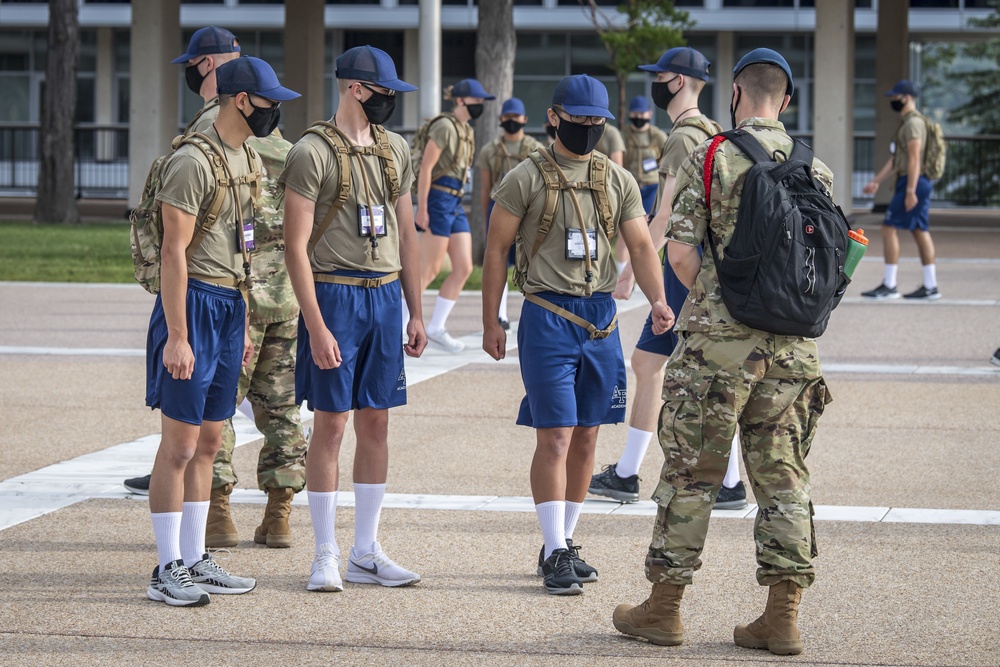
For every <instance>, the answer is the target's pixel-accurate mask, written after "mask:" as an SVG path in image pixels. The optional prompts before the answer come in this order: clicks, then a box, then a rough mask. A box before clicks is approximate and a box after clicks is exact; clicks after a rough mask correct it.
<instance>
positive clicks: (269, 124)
mask: <svg viewBox="0 0 1000 667" xmlns="http://www.w3.org/2000/svg"><path fill="white" fill-rule="evenodd" d="M247 102H249V103H250V106H251V107H253V111H252V112H251V113H250V115H249V116H243V112H242V111H241V112H240V115H241V116H243V120H245V121H246V124H247V127H249V128H250V131H251V132H253V136H255V137H258V138H260V139H263V138H264V137H266V136H268V135H269V134H271V133H272V132H274V128H276V127H278V121H279V120H281V109H279V108H278V106H279V105H278V104H275V105H274V106H273V107H271V108H269V109H265V108H264V107H258V106H255V105H254V103H253V102H251V101H250V98H249V97H248V98H247Z"/></svg>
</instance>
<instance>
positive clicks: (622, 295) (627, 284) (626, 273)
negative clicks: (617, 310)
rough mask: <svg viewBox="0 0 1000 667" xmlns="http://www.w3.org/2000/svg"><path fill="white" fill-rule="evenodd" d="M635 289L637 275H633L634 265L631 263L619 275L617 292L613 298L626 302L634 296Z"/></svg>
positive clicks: (616, 286)
mask: <svg viewBox="0 0 1000 667" xmlns="http://www.w3.org/2000/svg"><path fill="white" fill-rule="evenodd" d="M633 289H635V274H633V273H632V263H631V262H629V263H628V264H626V265H625V268H623V269H622V272H621V273H619V274H618V282H617V283H615V291H614V293H613V294H612V296H613V297H614V298H616V299H621V300H623V301H624V300H627V299H629V298H630V297H631V296H632V290H633Z"/></svg>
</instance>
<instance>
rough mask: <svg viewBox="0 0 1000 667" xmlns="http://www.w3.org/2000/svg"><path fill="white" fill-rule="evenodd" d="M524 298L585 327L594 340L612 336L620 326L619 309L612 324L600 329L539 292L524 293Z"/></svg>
mask: <svg viewBox="0 0 1000 667" xmlns="http://www.w3.org/2000/svg"><path fill="white" fill-rule="evenodd" d="M524 300H525V301H530V302H531V303H533V304H535V305H536V306H540V307H542V308H544V309H545V310H547V311H549V312H550V313H554V314H556V315H558V316H559V317H561V318H563V319H564V320H568V321H570V322H572V323H573V324H575V325H577V326H580V327H583V328H584V329H586V330H587V333H589V334H590V340H594V339H595V338H596V339H601V338H607V337H608V336H610V335H611V334H612V333H613V332H614V330H615V329H617V328H618V312H617V309H616V310H615V316H614V317H613V318H611V324H609V325H608V326H607V327H606V328H604V329H598V328H597V327H596V326H594V325H593V324H592V323H590V322H588V321H587V320H585V319H583V318H582V317H580V316H579V315H576V314H574V313H571V312H570V311H568V310H566V309H565V308H562V307H560V306H557V305H556V304H554V303H552V302H551V301H546V300H545V299H543V298H542V297H540V296H538V295H537V294H531V293H528V294H525V295H524Z"/></svg>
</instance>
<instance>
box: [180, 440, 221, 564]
mask: <svg viewBox="0 0 1000 667" xmlns="http://www.w3.org/2000/svg"><path fill="white" fill-rule="evenodd" d="M221 446H222V422H210V421H204V422H202V423H201V429H200V430H199V432H198V444H197V446H196V447H195V451H194V455H193V456H192V457H191V460H190V461H188V464H187V467H186V468H185V471H184V504H183V510H182V511H183V514H182V515H181V557H182V558H183V559H184V566H185V567H187V568H188V569H191V568H192V567H193V566H194V565H195V563H197V562H199V561H200V560H202V558H203V557H204V555H205V552H206V549H205V530H206V521H207V519H208V505H209V498H210V496H211V494H212V463H213V462H214V461H215V455H216V454H217V453H218V451H219V448H220V447H221Z"/></svg>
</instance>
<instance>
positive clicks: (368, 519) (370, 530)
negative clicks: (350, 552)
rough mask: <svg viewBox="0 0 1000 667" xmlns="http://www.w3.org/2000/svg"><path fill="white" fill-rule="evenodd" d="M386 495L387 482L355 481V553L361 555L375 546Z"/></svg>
mask: <svg viewBox="0 0 1000 667" xmlns="http://www.w3.org/2000/svg"><path fill="white" fill-rule="evenodd" d="M384 497H385V484H358V483H357V482H355V483H354V553H356V554H357V555H359V556H363V555H365V554H368V553H371V552H372V547H374V546H375V539H376V538H377V537H378V520H379V517H380V516H381V515H382V499H383V498H384Z"/></svg>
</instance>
